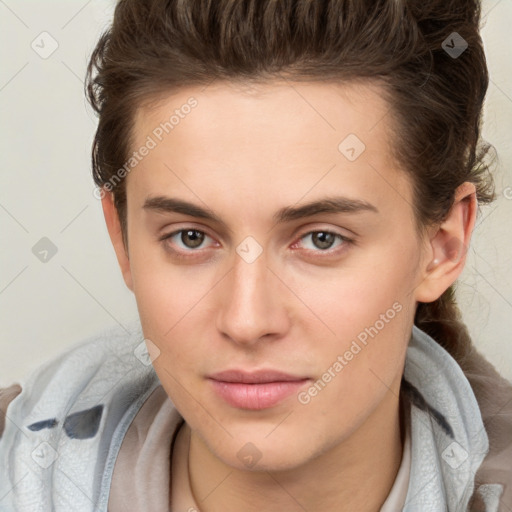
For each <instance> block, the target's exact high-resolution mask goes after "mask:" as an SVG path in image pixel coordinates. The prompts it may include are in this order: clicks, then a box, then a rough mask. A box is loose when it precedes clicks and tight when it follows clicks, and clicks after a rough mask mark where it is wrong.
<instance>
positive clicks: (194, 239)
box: [180, 229, 205, 249]
mask: <svg viewBox="0 0 512 512" xmlns="http://www.w3.org/2000/svg"><path fill="white" fill-rule="evenodd" d="M180 238H181V242H182V243H183V245H185V247H188V248H190V249H195V248H196V247H199V246H200V245H201V244H202V243H203V240H204V238H205V234H204V233H202V232H201V231H197V230H196V229H186V230H182V231H181V237H180Z"/></svg>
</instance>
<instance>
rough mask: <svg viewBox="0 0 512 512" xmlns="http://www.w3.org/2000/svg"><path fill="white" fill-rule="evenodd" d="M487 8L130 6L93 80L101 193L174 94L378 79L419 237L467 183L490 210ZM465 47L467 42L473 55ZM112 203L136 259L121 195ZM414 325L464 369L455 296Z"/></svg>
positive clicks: (341, 2)
mask: <svg viewBox="0 0 512 512" xmlns="http://www.w3.org/2000/svg"><path fill="white" fill-rule="evenodd" d="M480 9H481V7H480V3H479V2H478V1H476V0H429V1H425V0H145V1H140V0H120V1H119V2H118V4H117V6H116V9H115V15H114V20H113V23H112V26H111V27H110V29H109V30H107V31H106V32H105V33H104V34H103V35H102V36H101V38H100V40H99V42H98V43H97V45H96V48H95V49H94V51H93V53H92V56H91V59H90V62H89V66H88V70H87V79H86V91H87V95H88V98H89V101H90V103H91V105H92V107H93V108H94V109H95V111H96V112H97V113H98V115H99V124H98V128H97V131H96V135H95V138H94V143H93V150H92V166H93V177H94V181H95V183H96V185H98V186H99V187H103V186H104V185H105V184H107V183H108V182H109V180H111V178H112V177H113V176H114V175H115V174H116V172H118V170H119V169H120V168H121V167H122V166H123V164H124V163H125V162H126V161H127V159H128V158H129V153H130V145H131V136H132V133H131V127H132V126H133V120H134V116H135V112H136V110H137V109H138V108H139V107H141V106H143V105H144V104H146V103H147V102H149V101H152V100H154V99H155V98H158V97H160V96H161V95H163V94H165V93H166V92H167V93H169V92H170V91H173V90H175V89H177V88H182V87H186V86H191V85H202V84H209V83H211V82H212V81H213V80H226V81H232V82H241V83H242V82H244V81H245V82H250V81H266V80H275V79H278V78H282V77H283V76H286V77H287V78H289V79H291V80H296V81H300V80H306V81H339V82H341V81H354V80H363V81H370V80H371V81H375V82H378V83H380V84H382V86H383V91H384V92H385V94H386V99H387V101H388V102H389V105H390V119H391V120H392V122H393V126H394V128H395V129H394V133H393V139H394V141H393V148H392V150H393V152H394V156H395V159H396V161H397V162H398V163H399V164H400V167H401V168H403V169H405V170H406V172H408V173H410V175H411V178H412V182H413V187H414V196H415V201H414V209H415V216H416V220H417V223H418V226H419V227H420V229H421V228H423V227H426V226H428V225H432V224H436V223H439V222H440V221H442V220H443V219H444V217H445V216H446V214H447V213H448V211H449V209H450V207H451V206H452V204H453V199H454V192H455V189H456V188H457V187H458V186H459V185H460V184H462V183H463V182H465V181H470V182H472V183H474V184H475V185H476V188H477V199H478V201H479V202H480V203H485V202H490V201H492V200H493V199H494V189H493V182H492V177H491V174H490V172H489V164H488V163H486V162H485V156H486V155H487V154H488V152H489V149H490V148H491V147H492V146H490V145H489V144H486V143H483V142H481V140H480V135H479V133H480V124H481V113H482V104H483V100H484V97H485V94H486V91H487V87H488V81H489V78H488V72H487V66H486V60H485V54H484V50H483V45H482V41H481V38H480V34H479V22H480ZM454 32H456V33H457V35H454V34H453V33H454ZM454 38H455V39H454ZM454 41H462V42H463V41H465V43H467V48H466V49H465V50H464V51H463V52H462V54H460V55H456V54H455V53H453V51H455V50H456V49H457V48H463V47H462V46H461V45H460V44H459V43H457V45H455V43H454ZM454 48H455V49H454ZM450 49H452V51H451V50H450ZM113 195H114V203H115V206H116V208H117V210H118V213H119V217H120V220H121V225H122V230H123V236H124V239H125V245H126V246H127V236H126V235H127V229H126V228H127V227H126V194H125V187H124V182H121V183H120V184H119V185H118V186H116V188H115V189H114V190H113ZM414 321H415V324H416V325H417V326H418V327H419V328H421V329H423V330H424V331H426V332H427V333H428V334H430V335H431V336H432V337H433V338H434V339H436V340H437V341H438V343H440V344H441V345H442V346H444V347H445V348H446V349H447V350H448V351H449V352H450V353H451V354H452V355H453V356H454V357H455V358H456V359H457V360H458V361H459V363H460V364H461V365H462V363H463V361H464V358H465V354H466V353H467V352H468V350H469V349H470V347H471V340H470V337H469V334H468V332H467V329H466V326H465V325H464V324H463V323H462V322H461V319H460V312H459V309H458V307H457V305H456V302H455V298H454V288H453V286H452V287H450V288H449V289H448V290H447V291H446V292H445V293H444V294H443V295H442V296H441V297H440V298H439V299H438V300H436V301H435V302H432V303H429V304H424V303H422V304H419V306H418V308H417V311H416V315H415V319H414Z"/></svg>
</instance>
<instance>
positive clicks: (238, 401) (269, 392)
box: [208, 370, 311, 411]
mask: <svg viewBox="0 0 512 512" xmlns="http://www.w3.org/2000/svg"><path fill="white" fill-rule="evenodd" d="M208 380H209V381H210V383H211V385H212V387H213V390H214V391H215V393H216V394H217V395H218V396H219V397H220V398H222V399H223V400H224V401H225V402H227V403H228V404H229V405H231V406H232V407H235V408H238V409H248V410H254V411H256V410H262V409H268V408H270V407H273V406H275V405H277V404H279V403H280V402H282V401H283V400H285V399H286V398H288V397H289V396H290V395H293V394H297V393H298V392H299V390H300V388H302V387H303V386H304V385H305V384H306V383H308V382H309V381H310V380H311V379H310V378H309V377H300V376H294V375H290V374H287V373H283V372H279V371H274V370H259V371H257V372H245V371H241V370H227V371H223V372H219V373H216V374H213V375H211V376H209V377H208Z"/></svg>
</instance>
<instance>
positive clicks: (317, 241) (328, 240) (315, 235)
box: [294, 230, 352, 252]
mask: <svg viewBox="0 0 512 512" xmlns="http://www.w3.org/2000/svg"><path fill="white" fill-rule="evenodd" d="M308 239H309V240H310V243H309V247H305V248H306V249H308V250H315V249H320V251H317V252H328V250H329V249H332V247H333V246H334V247H339V246H345V245H347V244H349V243H351V242H352V240H351V239H350V238H347V237H346V236H343V235H340V234H339V233H334V232H332V231H324V230H319V231H310V232H309V233H306V234H305V235H303V236H301V238H300V240H308ZM336 241H338V242H339V243H338V244H337V245H335V243H336ZM294 245H297V244H294ZM303 245H306V244H303Z"/></svg>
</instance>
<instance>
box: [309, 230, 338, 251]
mask: <svg viewBox="0 0 512 512" xmlns="http://www.w3.org/2000/svg"><path fill="white" fill-rule="evenodd" d="M311 240H312V242H313V244H314V245H315V247H317V248H318V249H330V248H331V247H332V245H333V243H334V241H335V240H336V235H334V234H333V233H329V232H327V231H315V232H314V233H312V237H311Z"/></svg>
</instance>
